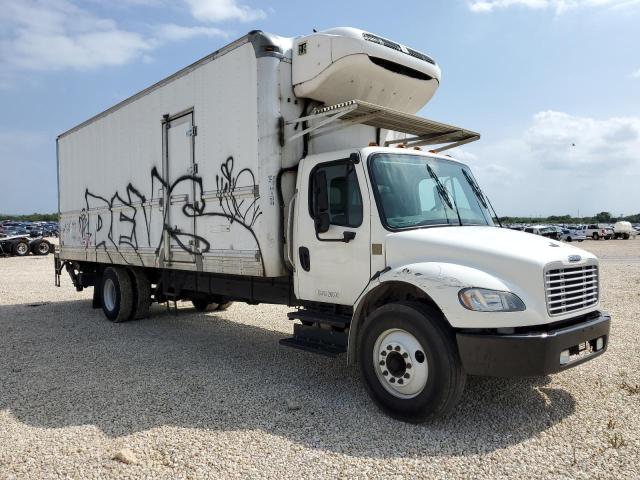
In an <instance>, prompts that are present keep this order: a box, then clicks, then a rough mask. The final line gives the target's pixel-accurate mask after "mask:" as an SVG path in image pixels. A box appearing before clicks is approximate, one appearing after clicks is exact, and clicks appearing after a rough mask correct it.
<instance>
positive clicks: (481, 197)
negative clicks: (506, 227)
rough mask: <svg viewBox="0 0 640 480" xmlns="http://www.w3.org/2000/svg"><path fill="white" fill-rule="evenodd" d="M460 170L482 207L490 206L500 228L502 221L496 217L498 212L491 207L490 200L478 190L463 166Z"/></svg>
mask: <svg viewBox="0 0 640 480" xmlns="http://www.w3.org/2000/svg"><path fill="white" fill-rule="evenodd" d="M461 170H462V174H463V175H464V178H465V179H466V180H467V183H468V184H469V186H471V190H473V193H475V195H476V197H477V198H478V200H479V201H480V203H482V205H484V208H486V209H487V210H488V209H489V206H491V210H492V211H493V215H494V216H495V217H496V220H497V221H498V225H500V228H502V222H501V221H500V217H498V214H497V213H496V210H495V208H493V205H491V200H489V197H487V196H486V195H485V194H484V193H483V192H482V190H480V187H479V186H478V184H477V183H476V182H475V180H474V179H473V178H471V175H469V174H468V173H467V172H466V170H465V169H464V168H462V169H461ZM487 202H489V205H487Z"/></svg>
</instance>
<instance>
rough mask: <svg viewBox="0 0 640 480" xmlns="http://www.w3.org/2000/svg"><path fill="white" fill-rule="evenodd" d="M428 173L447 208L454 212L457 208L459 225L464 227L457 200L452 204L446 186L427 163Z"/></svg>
mask: <svg viewBox="0 0 640 480" xmlns="http://www.w3.org/2000/svg"><path fill="white" fill-rule="evenodd" d="M427 172H429V176H430V177H431V178H432V179H433V181H434V182H435V184H436V190H438V193H439V194H440V198H442V200H443V201H444V203H446V204H447V206H448V207H449V208H450V209H452V210H453V208H454V206H455V210H456V215H457V216H458V223H459V224H460V226H462V219H461V218H460V212H458V205H457V204H456V202H455V200H454V201H453V204H452V203H451V198H450V197H449V192H447V189H446V188H444V185H442V182H441V181H440V179H439V178H438V176H437V175H436V172H434V171H433V168H431V165H429V164H428V163H427ZM444 214H445V216H446V215H447V211H446V210H445V213H444ZM447 223H449V217H447Z"/></svg>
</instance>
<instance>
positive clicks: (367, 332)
mask: <svg viewBox="0 0 640 480" xmlns="http://www.w3.org/2000/svg"><path fill="white" fill-rule="evenodd" d="M444 321H445V320H444V319H443V318H442V315H441V314H440V312H438V311H437V310H436V309H434V308H432V307H429V306H427V305H424V304H420V303H414V302H403V303H392V304H389V305H385V306H383V307H380V308H378V309H377V310H375V311H374V312H373V313H372V314H371V315H370V316H369V317H368V318H367V320H366V324H365V325H364V328H365V329H364V331H363V332H362V335H361V337H360V342H359V348H358V360H359V364H360V372H361V375H362V378H363V380H364V384H365V387H366V389H367V391H368V393H369V395H370V396H371V397H372V398H373V400H374V401H375V402H376V403H377V404H378V406H380V407H381V408H382V410H384V411H385V412H386V413H388V414H389V415H390V416H392V417H394V418H397V419H400V420H404V421H408V422H416V423H417V422H424V421H427V420H430V419H432V418H435V417H438V416H441V415H443V414H445V413H446V412H448V411H450V410H451V409H452V408H453V407H454V406H455V405H456V403H457V402H458V400H459V399H460V397H461V395H462V391H463V390H464V385H465V380H466V374H465V372H464V370H463V368H462V364H461V363H460V359H459V357H458V350H457V347H456V344H455V341H454V337H453V335H452V334H451V332H450V331H448V330H447V329H446V327H445V325H444V323H443V322H444Z"/></svg>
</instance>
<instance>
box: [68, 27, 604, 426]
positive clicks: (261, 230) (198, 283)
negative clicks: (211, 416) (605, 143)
mask: <svg viewBox="0 0 640 480" xmlns="http://www.w3.org/2000/svg"><path fill="white" fill-rule="evenodd" d="M439 82H440V68H439V67H438V65H437V64H436V62H435V61H434V60H433V59H432V58H431V57H429V56H428V55H426V54H423V53H421V52H418V51H416V50H414V49H411V48H409V47H406V46H404V45H401V44H399V43H397V42H394V41H391V40H388V39H385V38H383V37H379V36H377V35H374V34H371V33H368V32H363V31H362V30H357V29H353V28H336V29H331V30H327V31H324V32H317V33H313V34H310V35H306V36H303V37H296V38H284V37H278V36H275V35H271V34H266V33H263V32H260V31H253V32H250V33H249V34H248V35H246V36H244V37H242V38H241V39H239V40H237V41H235V42H233V43H231V44H230V45H228V46H226V47H224V48H222V49H221V50H218V51H216V52H214V53H213V54H211V55H209V56H207V57H205V58H203V59H201V60H199V61H197V62H196V63H194V64H192V65H190V66H189V67H187V68H185V69H183V70H181V71H179V72H177V73H176V74H174V75H172V76H170V77H168V78H166V79H164V80H162V81H160V82H159V83H157V84H155V85H153V86H151V87H149V88H147V89H146V90H143V91H142V92H140V93H138V94H136V95H134V96H133V97H131V98H129V99H127V100H124V101H123V102H121V103H119V104H118V105H116V106H114V107H112V108H110V109H108V110H106V111H105V112H103V113H101V114H99V115H97V116H95V117H93V118H92V119H89V120H87V121H86V122H84V123H82V124H80V125H78V126H77V127H74V128H73V129H71V130H69V131H68V132H66V133H63V134H62V135H60V136H59V137H58V141H57V150H58V184H59V211H60V246H59V250H58V251H57V252H56V274H57V277H56V278H58V275H59V274H60V272H61V270H62V268H63V267H66V269H67V271H68V272H69V274H70V275H71V278H72V280H73V282H74V284H75V286H76V288H78V289H82V288H85V287H91V286H93V287H94V306H95V307H102V308H103V310H104V312H105V314H106V315H107V317H108V318H109V319H110V320H113V321H123V320H128V319H133V318H139V317H142V316H144V315H146V314H147V312H148V307H149V303H150V302H151V301H157V302H168V301H172V300H173V301H175V300H185V299H186V300H191V301H192V302H193V303H194V305H195V306H196V308H199V309H206V308H210V307H211V305H215V306H218V307H222V306H224V305H226V304H228V302H231V301H245V302H248V303H260V302H270V303H280V304H285V305H290V306H295V307H296V310H295V311H293V312H291V313H290V314H289V317H290V318H291V319H292V320H298V321H299V323H295V324H294V336H293V337H292V338H289V339H283V340H282V341H281V343H282V344H284V345H288V346H293V347H296V348H300V349H303V350H309V351H313V352H316V353H323V354H327V355H336V354H339V353H345V352H346V353H347V359H348V361H349V363H359V364H360V366H361V368H362V371H363V377H364V379H365V384H366V385H367V388H368V390H369V392H370V393H371V395H372V397H373V398H374V399H375V400H376V401H377V402H378V404H379V405H381V406H382V407H383V408H384V409H385V410H386V411H387V412H389V413H391V414H392V415H395V416H398V417H401V418H405V419H409V420H424V419H426V418H431V417H432V416H435V415H439V414H441V413H443V412H444V411H447V410H449V409H450V408H451V407H452V406H453V405H454V404H455V402H456V401H457V399H458V398H459V397H460V394H461V392H462V389H463V387H464V378H465V375H466V374H478V375H500V376H518V375H539V374H547V373H553V372H557V371H561V370H564V369H566V368H569V367H572V366H575V365H578V364H580V363H583V362H584V361H587V360H590V359H592V358H595V357H597V356H598V355H600V354H601V353H603V352H604V351H605V350H606V347H607V344H608V332H609V316H608V315H607V314H606V313H604V312H601V311H600V310H599V282H598V262H597V259H596V258H595V257H594V256H593V255H591V254H589V253H587V252H584V251H582V250H579V249H577V248H574V247H571V246H568V245H563V244H561V243H559V242H553V241H550V240H548V239H544V238H538V237H534V236H531V235H526V234H523V233H521V232H514V231H510V230H507V229H502V228H499V227H497V226H495V225H494V220H493V216H494V215H493V214H492V212H491V207H490V204H489V202H488V199H487V197H486V195H484V193H483V192H482V191H481V190H480V188H479V186H478V184H477V182H476V181H475V179H474V178H473V174H472V173H471V171H470V169H469V168H468V167H467V166H466V165H464V164H463V163H461V162H458V161H456V160H455V159H453V158H451V157H449V156H445V155H443V154H441V152H442V151H444V150H445V149H447V148H451V147H454V146H459V145H463V144H465V143H468V142H471V141H474V140H477V139H478V138H479V135H478V134H477V133H475V132H472V131H469V130H466V129H462V128H459V127H455V126H451V125H447V124H443V123H440V122H434V121H431V120H427V119H424V118H421V117H418V116H416V115H415V112H416V111H418V110H419V109H420V108H421V107H422V106H423V105H424V104H425V103H426V102H428V101H429V99H430V98H431V97H432V96H433V94H434V93H435V91H436V89H437V87H438V85H439ZM425 145H429V146H430V147H427V148H432V150H429V151H425V150H422V149H421V147H422V146H425ZM436 147H437V148H436ZM433 382H435V383H433Z"/></svg>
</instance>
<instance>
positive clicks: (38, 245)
mask: <svg viewBox="0 0 640 480" xmlns="http://www.w3.org/2000/svg"><path fill="white" fill-rule="evenodd" d="M31 251H32V252H33V254H34V255H49V253H50V252H51V244H50V243H49V242H47V241H46V240H38V241H36V242H34V243H33V245H32V246H31Z"/></svg>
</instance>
